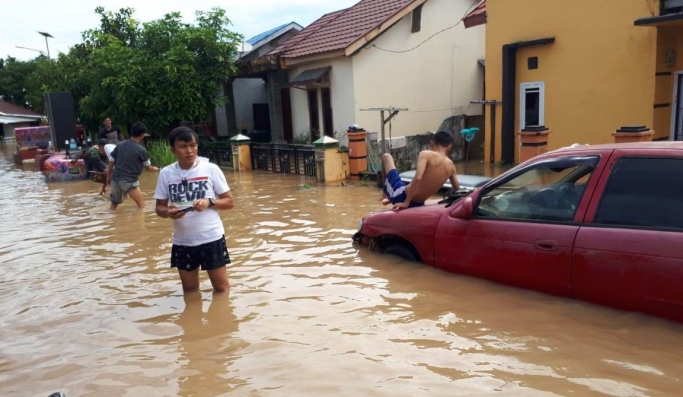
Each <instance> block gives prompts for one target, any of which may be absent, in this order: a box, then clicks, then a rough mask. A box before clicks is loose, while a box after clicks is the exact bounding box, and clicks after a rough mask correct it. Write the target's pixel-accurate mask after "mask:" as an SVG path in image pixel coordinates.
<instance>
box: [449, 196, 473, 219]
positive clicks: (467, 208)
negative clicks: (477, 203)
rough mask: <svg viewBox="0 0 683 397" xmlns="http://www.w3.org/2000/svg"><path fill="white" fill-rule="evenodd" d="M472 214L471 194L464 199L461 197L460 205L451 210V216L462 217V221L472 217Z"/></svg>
mask: <svg viewBox="0 0 683 397" xmlns="http://www.w3.org/2000/svg"><path fill="white" fill-rule="evenodd" d="M473 214H474V199H473V198H472V196H467V197H465V198H464V199H462V202H461V203H460V205H459V206H457V207H455V209H454V210H453V212H451V216H452V217H453V218H457V219H462V220H464V221H468V220H470V219H472V215H473Z"/></svg>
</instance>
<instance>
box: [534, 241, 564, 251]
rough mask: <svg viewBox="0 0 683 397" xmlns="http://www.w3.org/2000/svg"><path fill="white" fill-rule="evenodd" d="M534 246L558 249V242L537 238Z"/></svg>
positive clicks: (544, 248) (547, 249)
mask: <svg viewBox="0 0 683 397" xmlns="http://www.w3.org/2000/svg"><path fill="white" fill-rule="evenodd" d="M535 245H536V248H538V249H540V250H543V251H557V250H558V249H560V242H559V241H557V240H537V241H536V244H535Z"/></svg>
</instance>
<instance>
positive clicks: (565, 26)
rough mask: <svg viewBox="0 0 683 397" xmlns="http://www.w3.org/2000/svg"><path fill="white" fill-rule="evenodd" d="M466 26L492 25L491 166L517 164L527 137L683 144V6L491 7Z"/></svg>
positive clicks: (664, 1) (584, 2) (512, 3)
mask: <svg viewBox="0 0 683 397" xmlns="http://www.w3.org/2000/svg"><path fill="white" fill-rule="evenodd" d="M464 22H465V26H466V27H471V26H478V25H482V24H486V62H485V63H486V72H485V76H486V77H485V78H486V80H485V83H486V89H485V92H486V103H487V104H486V105H485V106H486V108H485V109H486V117H487V123H486V126H487V130H486V143H485V145H486V160H487V161H491V162H502V163H517V162H519V161H520V155H521V153H522V152H523V150H524V148H523V147H522V145H521V140H520V133H521V132H523V131H525V130H528V131H531V132H532V133H534V134H538V131H542V132H543V133H545V132H548V134H547V137H548V144H547V149H549V150H553V149H557V148H560V147H564V146H569V145H571V144H574V143H580V144H599V143H608V142H613V141H614V139H615V138H614V136H613V133H614V132H615V131H617V130H620V129H622V127H625V126H629V127H632V128H631V129H634V130H636V131H638V130H645V131H654V133H653V134H652V139H655V140H668V139H672V140H683V100H681V99H680V98H681V95H678V94H679V92H681V93H683V91H682V90H683V59H681V56H677V54H682V53H683V0H661V1H660V0H650V1H643V0H600V1H595V0H573V1H549V0H483V1H482V2H481V3H480V4H479V5H478V7H477V8H476V9H475V10H473V11H472V12H471V13H470V14H469V15H468V16H467V17H466V18H465V20H464ZM682 55H683V54H682ZM633 127H638V128H633ZM534 144H537V145H540V144H542V143H534ZM527 149H528V148H527Z"/></svg>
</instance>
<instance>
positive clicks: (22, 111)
mask: <svg viewBox="0 0 683 397" xmlns="http://www.w3.org/2000/svg"><path fill="white" fill-rule="evenodd" d="M0 113H3V114H5V115H16V116H31V117H42V116H41V115H40V114H38V113H36V112H34V111H33V110H30V109H26V108H25V107H22V106H19V105H15V104H13V103H11V102H7V101H6V100H4V99H0Z"/></svg>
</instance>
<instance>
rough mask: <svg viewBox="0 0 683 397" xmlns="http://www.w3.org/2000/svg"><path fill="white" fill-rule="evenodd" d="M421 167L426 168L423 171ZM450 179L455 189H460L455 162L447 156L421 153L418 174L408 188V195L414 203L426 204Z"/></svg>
mask: <svg viewBox="0 0 683 397" xmlns="http://www.w3.org/2000/svg"><path fill="white" fill-rule="evenodd" d="M421 165H423V166H424V169H423V170H421ZM420 171H422V172H420ZM449 179H450V181H451V185H452V186H453V189H458V188H459V185H458V179H457V176H456V169H455V165H454V164H453V161H451V159H450V158H448V156H446V155H445V154H442V153H438V152H435V151H431V150H424V151H422V152H420V156H419V157H418V165H417V172H416V173H415V177H414V178H413V180H412V181H411V182H410V184H409V185H408V186H407V187H406V194H407V195H408V197H411V200H412V201H415V202H419V203H424V202H425V201H427V200H428V199H429V198H430V197H432V196H434V195H435V194H436V193H437V192H438V191H439V190H440V189H441V188H442V187H443V184H444V183H445V182H446V181H447V180H449Z"/></svg>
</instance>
